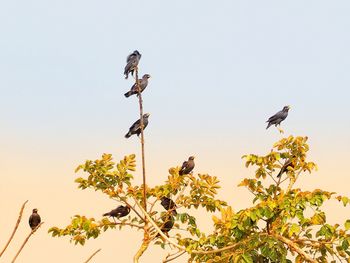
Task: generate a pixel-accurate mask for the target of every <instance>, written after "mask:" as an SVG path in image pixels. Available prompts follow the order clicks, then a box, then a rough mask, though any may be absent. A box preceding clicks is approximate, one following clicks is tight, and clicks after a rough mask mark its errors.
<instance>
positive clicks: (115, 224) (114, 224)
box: [109, 222, 143, 229]
mask: <svg viewBox="0 0 350 263" xmlns="http://www.w3.org/2000/svg"><path fill="white" fill-rule="evenodd" d="M109 225H111V226H119V225H121V226H131V227H136V228H139V229H143V226H140V225H136V224H133V223H128V222H123V223H121V222H120V223H119V222H114V223H112V222H111V224H109Z"/></svg>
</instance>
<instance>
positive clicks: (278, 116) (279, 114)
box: [267, 111, 284, 122]
mask: <svg viewBox="0 0 350 263" xmlns="http://www.w3.org/2000/svg"><path fill="white" fill-rule="evenodd" d="M283 114H284V112H283V111H279V112H277V113H276V114H275V115H273V116H271V117H270V118H269V119H268V120H267V122H271V121H275V120H278V119H279V118H281V116H283Z"/></svg>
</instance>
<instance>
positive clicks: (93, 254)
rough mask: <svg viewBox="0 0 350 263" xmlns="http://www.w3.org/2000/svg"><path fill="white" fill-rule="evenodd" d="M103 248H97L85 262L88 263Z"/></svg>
mask: <svg viewBox="0 0 350 263" xmlns="http://www.w3.org/2000/svg"><path fill="white" fill-rule="evenodd" d="M100 251H101V249H100V248H99V249H97V250H96V251H95V252H94V253H93V254H92V255H91V256H90V257H89V258H88V259H87V260H86V261H84V263H88V262H89V261H90V260H91V259H92V258H93V257H94V256H95V255H96V254H97V253H98V252H100Z"/></svg>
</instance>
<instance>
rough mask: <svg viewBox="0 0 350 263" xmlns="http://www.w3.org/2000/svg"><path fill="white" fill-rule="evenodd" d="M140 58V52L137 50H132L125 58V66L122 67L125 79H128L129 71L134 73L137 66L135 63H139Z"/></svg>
mask: <svg viewBox="0 0 350 263" xmlns="http://www.w3.org/2000/svg"><path fill="white" fill-rule="evenodd" d="M140 59H141V54H140V52H138V51H137V50H135V51H134V52H132V53H131V54H130V55H129V56H128V57H127V58H126V66H125V68H124V75H125V79H128V77H129V73H131V74H132V75H133V74H134V71H135V69H136V68H137V65H138V64H139V61H140Z"/></svg>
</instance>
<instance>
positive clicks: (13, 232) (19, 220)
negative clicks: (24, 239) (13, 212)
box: [0, 200, 28, 257]
mask: <svg viewBox="0 0 350 263" xmlns="http://www.w3.org/2000/svg"><path fill="white" fill-rule="evenodd" d="M27 203H28V200H27V201H25V202H24V203H23V205H22V207H21V210H20V211H19V215H18V219H17V222H16V225H15V228H14V229H13V231H12V234H11V236H10V239H9V240H8V241H7V243H6V245H5V247H4V249H3V250H2V251H1V253H0V257H1V256H2V254H4V252H5V250H6V249H7V247H8V246H9V245H10V243H11V241H12V238H13V237H14V236H15V233H16V231H17V228H18V226H19V223H20V222H21V220H22V214H23V210H24V207H25V206H26V204H27Z"/></svg>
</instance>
